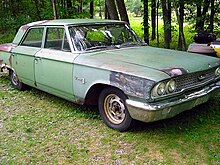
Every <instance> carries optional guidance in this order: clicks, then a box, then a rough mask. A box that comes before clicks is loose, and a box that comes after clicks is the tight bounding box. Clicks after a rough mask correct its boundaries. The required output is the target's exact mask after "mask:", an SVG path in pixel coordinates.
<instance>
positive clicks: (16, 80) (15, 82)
mask: <svg viewBox="0 0 220 165" xmlns="http://www.w3.org/2000/svg"><path fill="white" fill-rule="evenodd" d="M9 79H10V82H11V85H12V86H13V88H15V89H18V90H21V91H23V90H25V89H26V88H27V86H26V85H25V84H23V83H22V82H20V80H19V78H18V76H17V74H16V73H15V72H14V71H12V70H11V71H10V72H9Z"/></svg>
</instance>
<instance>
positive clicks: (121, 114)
mask: <svg viewBox="0 0 220 165" xmlns="http://www.w3.org/2000/svg"><path fill="white" fill-rule="evenodd" d="M104 111H105V114H106V116H107V118H108V119H109V120H110V121H111V122H112V123H113V124H121V123H122V122H123V120H124V119H125V105H124V103H123V101H122V100H121V99H120V97H118V96H117V95H115V94H110V95H108V96H107V97H106V98H105V100H104Z"/></svg>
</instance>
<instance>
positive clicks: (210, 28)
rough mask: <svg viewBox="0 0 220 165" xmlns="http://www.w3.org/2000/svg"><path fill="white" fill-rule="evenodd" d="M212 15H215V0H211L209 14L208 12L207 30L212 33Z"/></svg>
mask: <svg viewBox="0 0 220 165" xmlns="http://www.w3.org/2000/svg"><path fill="white" fill-rule="evenodd" d="M214 16H215V0H211V14H210V24H209V31H210V32H212V33H213V30H214Z"/></svg>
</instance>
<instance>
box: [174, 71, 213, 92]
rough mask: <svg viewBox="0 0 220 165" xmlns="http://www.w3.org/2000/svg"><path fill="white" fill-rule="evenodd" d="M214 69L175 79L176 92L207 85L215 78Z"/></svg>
mask: <svg viewBox="0 0 220 165" xmlns="http://www.w3.org/2000/svg"><path fill="white" fill-rule="evenodd" d="M215 69H216V68H212V69H208V70H205V71H201V72H196V73H190V74H185V75H182V76H179V77H177V78H176V85H177V91H178V92H179V91H181V90H185V89H188V88H194V87H200V86H203V85H204V84H207V83H209V82H210V81H212V80H214V78H215Z"/></svg>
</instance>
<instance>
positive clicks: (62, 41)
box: [45, 27, 70, 51]
mask: <svg viewBox="0 0 220 165" xmlns="http://www.w3.org/2000/svg"><path fill="white" fill-rule="evenodd" d="M45 48H49V49H56V50H63V51H70V47H69V43H68V40H67V38H66V33H65V30H64V29H63V28H54V27H51V28H48V29H47V37H46V42H45Z"/></svg>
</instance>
